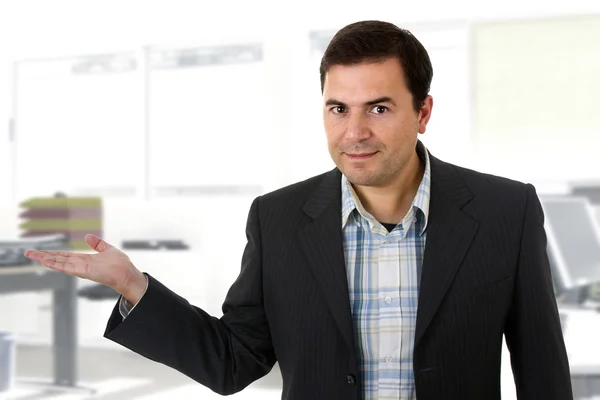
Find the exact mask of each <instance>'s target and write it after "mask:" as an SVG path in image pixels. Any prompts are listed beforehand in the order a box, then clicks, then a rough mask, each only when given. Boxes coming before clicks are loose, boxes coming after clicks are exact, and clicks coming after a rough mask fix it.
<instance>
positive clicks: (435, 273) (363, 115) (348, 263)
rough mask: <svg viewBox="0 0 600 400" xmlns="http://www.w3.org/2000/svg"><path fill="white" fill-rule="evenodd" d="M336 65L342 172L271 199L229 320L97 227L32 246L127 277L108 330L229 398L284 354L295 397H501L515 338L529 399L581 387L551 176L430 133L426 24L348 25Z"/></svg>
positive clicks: (334, 126) (258, 217) (329, 109)
mask: <svg viewBox="0 0 600 400" xmlns="http://www.w3.org/2000/svg"><path fill="white" fill-rule="evenodd" d="M320 70H321V87H322V91H323V98H324V107H323V118H324V124H325V131H326V134H327V140H328V147H329V151H330V153H331V157H332V158H333V160H334V161H335V164H336V166H337V168H335V169H334V170H332V171H330V172H327V173H325V174H323V175H319V176H316V177H313V178H311V179H308V180H306V181H304V182H300V183H296V184H294V185H291V186H288V187H285V188H282V189H279V190H277V191H274V192H272V193H268V194H265V195H263V196H260V197H258V198H256V199H255V200H254V202H253V203H252V206H251V208H250V212H249V217H248V221H247V230H246V233H247V239H248V243H247V245H246V248H245V250H244V254H243V258H242V268H241V272H240V275H239V277H238V278H237V280H236V281H235V282H234V283H233V285H232V286H231V288H230V290H229V292H228V294H227V296H226V299H225V301H224V304H223V313H224V315H223V316H222V317H221V318H215V317H212V316H210V315H208V314H207V313H206V312H204V311H203V310H201V309H199V308H196V307H194V306H192V305H190V304H189V303H188V302H187V301H186V300H185V299H183V298H181V297H179V296H177V295H176V294H175V293H173V292H171V291H170V290H169V289H167V288H166V287H164V286H163V285H162V284H161V283H160V282H158V281H157V280H156V279H155V278H153V277H152V276H150V275H148V274H142V273H141V272H140V271H139V270H138V269H137V268H136V267H135V266H133V265H132V264H131V262H130V261H129V259H128V258H127V256H126V255H125V254H123V253H122V252H120V251H119V250H117V249H116V248H114V247H112V246H110V245H109V244H107V243H106V242H104V241H102V240H101V239H100V238H97V237H94V236H91V235H90V236H87V237H86V240H87V242H88V243H89V244H90V246H91V247H92V248H94V249H95V250H97V251H98V254H94V255H80V254H74V253H54V252H31V251H28V252H27V255H28V256H29V257H30V258H32V259H34V260H37V261H40V262H41V263H43V264H44V265H47V266H48V267H50V268H54V269H57V270H59V271H64V272H65V273H68V274H75V275H78V276H81V277H84V278H88V279H91V280H94V281H96V282H100V283H103V284H106V285H109V286H111V287H113V288H115V289H116V290H117V291H118V292H120V293H121V294H122V296H123V297H122V298H121V300H120V301H119V303H118V304H117V306H116V307H115V310H114V312H113V314H112V316H111V318H110V320H109V322H108V326H107V329H106V333H105V336H106V337H107V338H109V339H111V340H113V341H115V342H117V343H120V344H122V345H123V346H126V347H127V348H129V349H131V350H133V351H135V352H137V353H139V354H142V355H144V356H145V357H147V358H149V359H152V360H155V361H158V362H161V363H163V364H166V365H168V366H171V367H173V368H175V369H177V370H179V371H181V372H182V373H184V374H186V375H188V376H189V377H191V378H192V379H194V380H196V381H198V382H199V383H201V384H203V385H206V386H207V387H209V388H211V389H212V390H214V391H215V392H218V393H221V394H231V393H235V392H238V391H240V390H242V389H243V388H245V387H246V386H247V385H249V384H250V383H252V382H254V381H255V380H257V379H259V378H261V377H262V376H264V375H265V374H267V373H268V372H269V371H270V370H271V368H272V367H273V365H274V363H275V362H276V361H277V362H279V366H280V369H281V373H282V376H283V396H282V398H284V399H289V400H296V399H298V400H305V399H313V400H317V399H323V400H331V399H340V400H342V399H343V400H352V399H361V398H362V399H403V400H404V399H415V398H418V399H419V400H440V399H444V400H448V399H457V400H458V399H460V400H467V399H478V400H479V399H485V400H491V399H500V363H501V352H502V338H503V335H505V337H506V342H507V344H508V347H509V350H510V353H511V362H512V368H513V372H514V377H515V382H516V387H517V391H518V397H519V399H545V400H549V399H557V400H566V399H571V398H572V393H571V383H570V373H569V366H568V361H567V356H566V351H565V346H564V342H563V337H562V333H561V327H560V322H559V316H558V312H557V306H556V301H555V297H554V293H553V288H552V282H551V274H550V269H549V263H548V258H547V255H546V237H545V234H544V228H543V214H542V209H541V206H540V203H539V200H538V198H537V195H536V192H535V189H534V187H533V186H531V185H529V184H523V183H519V182H515V181H510V180H508V179H504V178H500V177H495V176H490V175H485V174H482V173H478V172H475V171H471V170H467V169H464V168H461V167H458V166H454V165H451V164H448V163H445V162H443V161H441V160H438V159H437V158H435V157H434V156H433V155H432V154H430V153H429V152H428V151H427V149H426V148H425V146H424V145H423V144H422V143H421V142H420V141H419V140H418V138H417V137H418V134H423V133H425V130H426V125H427V123H428V121H429V118H430V116H431V111H432V106H433V102H432V98H431V96H429V94H428V92H429V87H430V83H431V79H432V74H433V73H432V67H431V63H430V60H429V57H428V55H427V52H426V51H425V49H424V48H423V46H422V45H421V44H420V43H419V42H418V41H417V39H415V38H414V37H413V36H412V35H411V34H410V33H409V32H407V31H405V30H401V29H399V28H398V27H396V26H394V25H392V24H389V23H385V22H378V21H363V22H358V23H354V24H351V25H348V26H346V27H344V28H343V29H341V30H340V31H339V32H338V33H337V34H336V35H335V37H334V38H333V39H332V41H331V43H330V44H329V46H328V48H327V50H326V51H325V54H324V56H323V59H322V62H321V68H320Z"/></svg>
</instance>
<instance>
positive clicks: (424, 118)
mask: <svg viewBox="0 0 600 400" xmlns="http://www.w3.org/2000/svg"><path fill="white" fill-rule="evenodd" d="M432 108H433V97H431V96H427V97H426V98H425V101H424V102H423V107H421V110H419V121H418V122H419V133H425V130H426V127H427V123H428V122H429V118H431V109H432Z"/></svg>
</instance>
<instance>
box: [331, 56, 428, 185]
mask: <svg viewBox="0 0 600 400" xmlns="http://www.w3.org/2000/svg"><path fill="white" fill-rule="evenodd" d="M323 100H324V102H323V106H324V107H323V120H324V125H325V133H326V134H327V142H328V147H329V153H330V154H331V157H332V159H333V161H334V162H335V164H336V165H337V167H338V168H339V169H340V171H342V173H343V174H344V175H346V177H347V178H348V180H349V181H350V182H351V183H352V184H355V185H360V186H377V187H383V186H387V185H390V184H393V183H394V180H395V179H397V178H398V177H399V175H400V172H401V171H402V168H403V167H404V166H405V165H406V164H407V163H408V162H409V161H411V160H413V157H417V155H416V152H415V146H416V142H417V136H418V133H425V126H426V125H427V122H428V121H429V116H430V113H431V107H432V100H431V97H428V98H427V100H426V101H425V105H424V106H423V108H422V109H421V110H420V112H419V113H417V112H415V110H414V108H413V103H412V95H411V93H410V91H409V90H408V88H407V87H406V84H405V82H404V72H403V70H402V66H401V64H400V62H399V61H398V60H397V59H396V58H390V59H387V60H385V61H383V62H377V63H374V62H368V63H362V64H357V65H352V66H343V65H334V66H332V67H331V68H329V71H328V72H327V75H326V78H325V84H324V88H323Z"/></svg>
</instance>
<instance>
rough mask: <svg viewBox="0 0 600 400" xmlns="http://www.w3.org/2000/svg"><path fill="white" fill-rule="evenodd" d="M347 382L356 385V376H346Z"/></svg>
mask: <svg viewBox="0 0 600 400" xmlns="http://www.w3.org/2000/svg"><path fill="white" fill-rule="evenodd" d="M346 382H348V383H349V384H350V385H356V378H355V377H354V375H346Z"/></svg>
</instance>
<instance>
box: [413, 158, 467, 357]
mask: <svg viewBox="0 0 600 400" xmlns="http://www.w3.org/2000/svg"><path fill="white" fill-rule="evenodd" d="M430 160H431V199H430V205H429V219H428V225H427V239H426V244H425V255H424V259H423V269H422V277H421V287H420V292H419V307H418V311H417V325H416V332H415V347H416V346H417V345H418V344H419V341H420V340H421V339H422V337H423V335H424V333H425V331H426V329H427V327H428V326H429V324H430V322H431V320H432V319H433V317H434V315H435V313H436V311H437V310H438V308H439V306H440V304H441V302H442V300H443V298H444V296H445V294H446V292H447V291H448V289H449V287H450V284H451V283H452V280H453V279H454V276H455V275H456V272H457V271H458V269H459V267H460V265H461V263H462V260H463V259H464V257H465V255H466V253H467V251H468V249H469V246H470V244H471V241H472V240H473V237H474V236H475V232H476V231H477V227H478V224H477V222H476V221H475V220H473V219H472V218H471V217H470V216H468V215H467V214H466V213H464V212H463V211H462V207H464V205H465V204H466V203H467V202H468V201H470V199H471V198H472V194H471V193H470V192H469V190H468V188H467V186H466V185H465V183H464V182H463V181H462V179H461V177H460V176H459V175H458V171H457V170H456V167H454V166H452V165H450V164H447V163H445V162H442V161H440V160H438V159H436V158H435V157H433V156H431V155H430Z"/></svg>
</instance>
